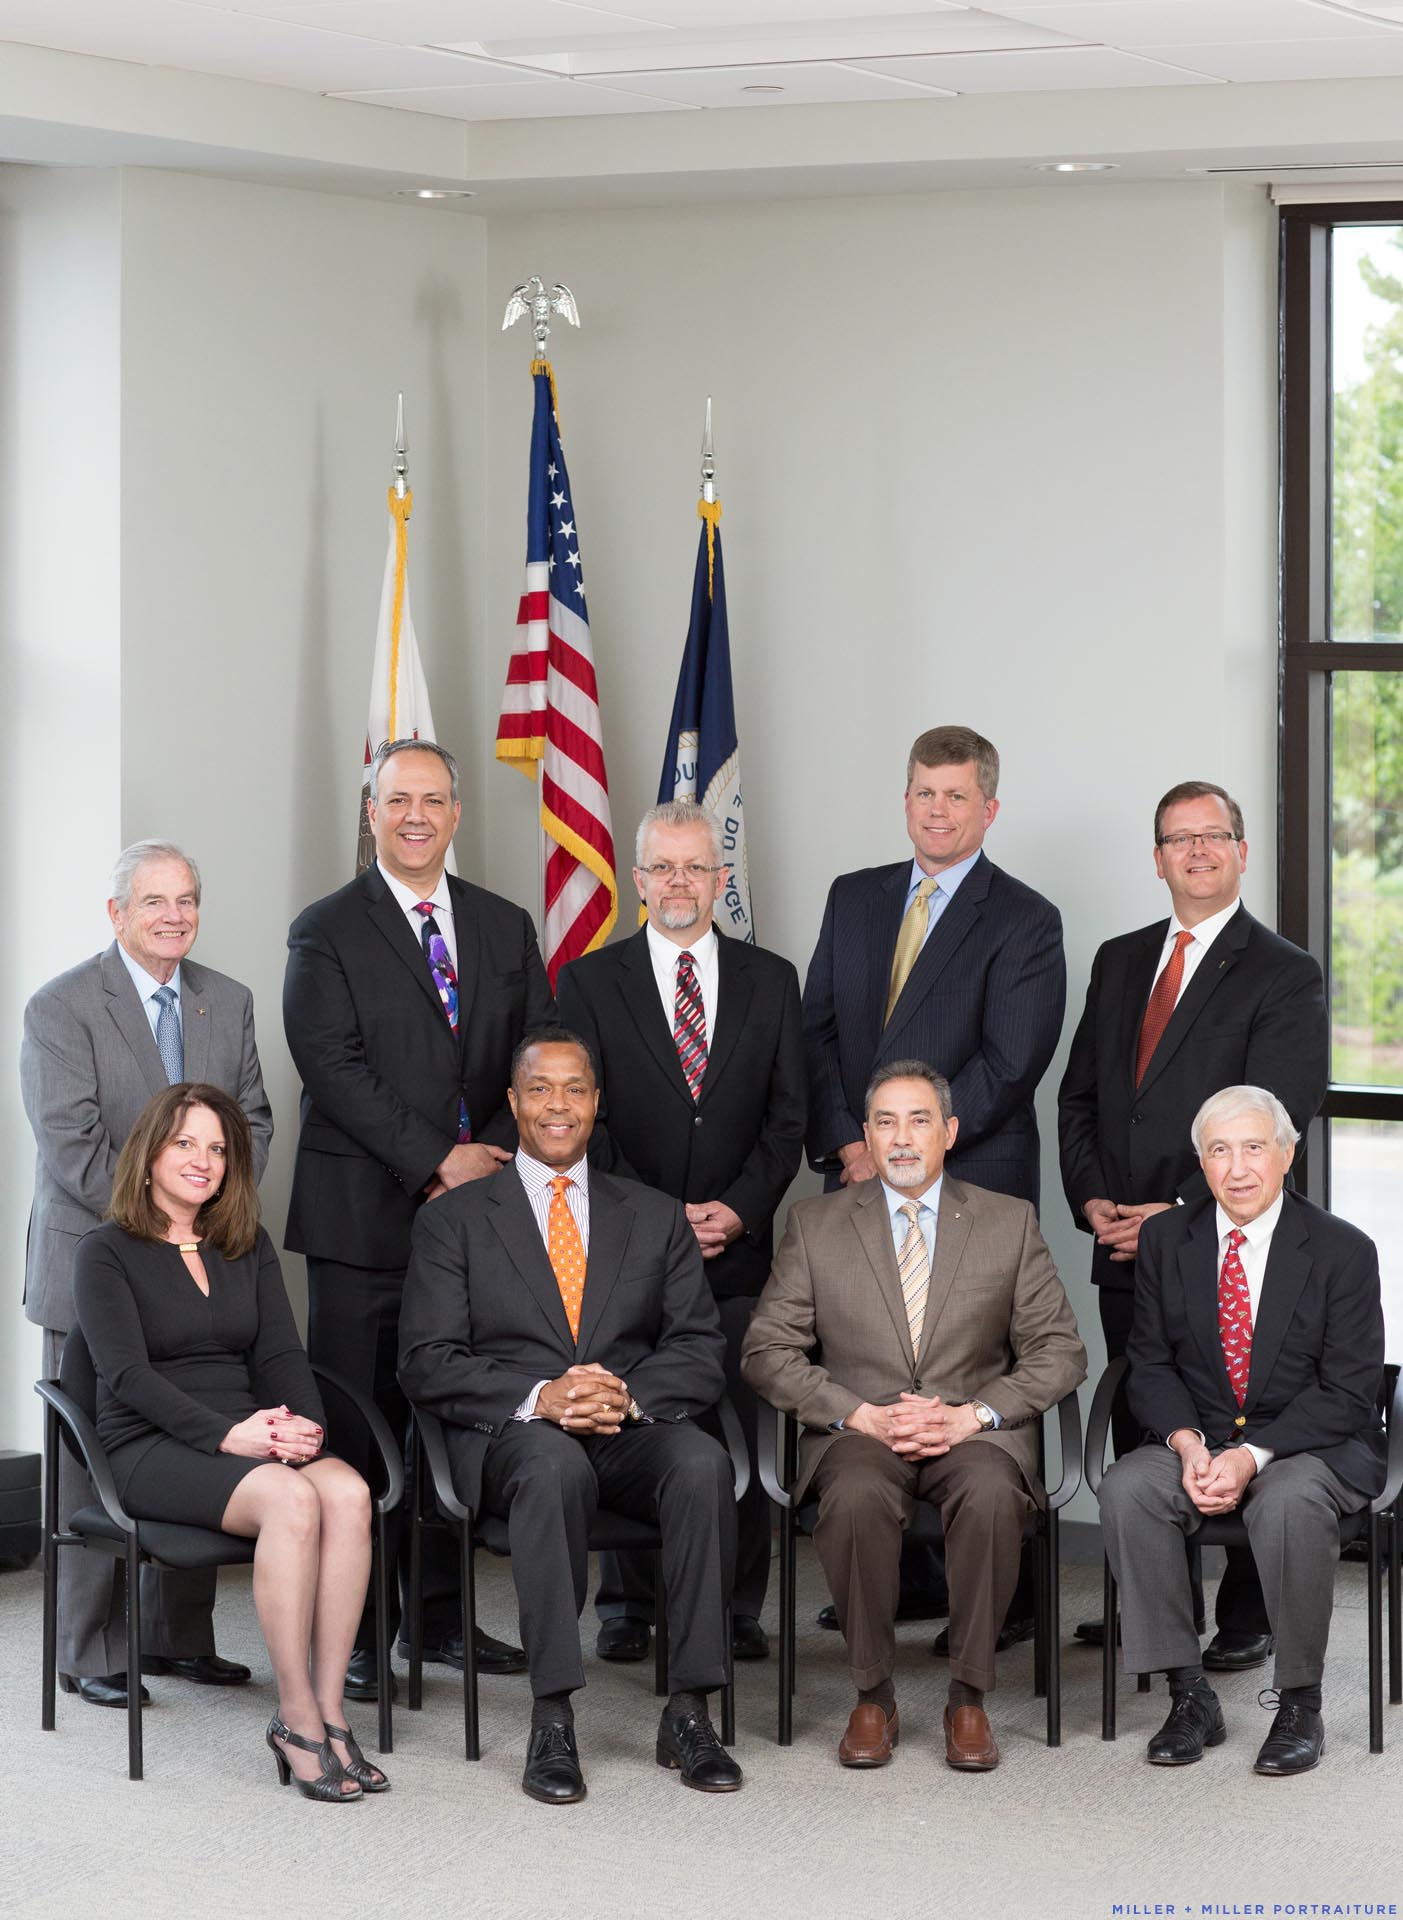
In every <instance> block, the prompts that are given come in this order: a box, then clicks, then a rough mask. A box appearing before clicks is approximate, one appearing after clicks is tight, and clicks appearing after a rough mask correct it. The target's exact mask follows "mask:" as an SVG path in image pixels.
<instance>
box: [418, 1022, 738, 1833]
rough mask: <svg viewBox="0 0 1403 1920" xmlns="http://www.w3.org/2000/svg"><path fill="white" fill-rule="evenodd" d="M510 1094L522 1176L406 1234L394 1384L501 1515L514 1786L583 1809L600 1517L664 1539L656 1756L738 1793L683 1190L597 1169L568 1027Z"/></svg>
mask: <svg viewBox="0 0 1403 1920" xmlns="http://www.w3.org/2000/svg"><path fill="white" fill-rule="evenodd" d="M509 1097H510V1100H511V1106H512V1111H513V1113H514V1114H515V1116H516V1123H517V1128H518V1132H519V1137H520V1142H521V1144H520V1146H519V1148H518V1149H517V1153H516V1157H515V1161H514V1162H513V1164H512V1165H510V1166H507V1167H503V1169H502V1171H501V1172H500V1173H497V1174H495V1175H494V1176H493V1178H492V1179H490V1180H483V1181H480V1182H477V1183H474V1184H472V1185H467V1186H461V1187H458V1188H457V1189H456V1190H455V1191H454V1192H453V1193H451V1194H449V1195H448V1197H447V1198H446V1199H445V1200H444V1201H443V1202H442V1204H441V1205H438V1206H434V1207H427V1208H425V1210H424V1211H423V1213H422V1214H421V1215H420V1217H419V1219H418V1221H417V1222H416V1223H415V1228H414V1251H413V1257H412V1259H411V1261H410V1267H409V1274H408V1277H407V1279H406V1281H405V1288H404V1306H403V1311H402V1314H401V1321H400V1328H401V1331H400V1379H401V1381H402V1383H403V1386H404V1390H405V1392H406V1393H407V1394H408V1395H409V1397H410V1398H411V1399H412V1400H413V1401H415V1402H416V1403H417V1404H421V1405H423V1406H425V1407H428V1408H430V1409H432V1411H433V1412H435V1413H437V1414H438V1415H439V1416H440V1417H441V1418H442V1419H443V1420H444V1421H445V1422H447V1423H448V1430H449V1432H448V1445H449V1455H450V1459H451V1461H452V1464H453V1474H454V1481H455V1484H456V1486H457V1489H458V1492H459V1495H460V1496H461V1498H462V1500H463V1501H464V1503H465V1504H466V1505H467V1506H469V1507H471V1508H473V1510H474V1511H476V1510H477V1509H478V1508H479V1507H485V1508H486V1509H487V1510H488V1511H489V1512H491V1513H496V1514H500V1515H502V1516H503V1517H504V1518H505V1519H506V1522H507V1527H508V1532H509V1536H510V1540H511V1564H512V1577H513V1579H514V1580H515V1582H516V1590H517V1598H518V1601H519V1603H520V1607H521V1628H522V1638H523V1639H524V1640H525V1642H526V1649H527V1655H528V1658H529V1660H530V1665H531V1690H532V1693H533V1695H534V1696H535V1706H534V1709H533V1713H532V1720H531V1737H530V1741H529V1744H528V1747H527V1755H526V1769H525V1772H524V1774H523V1776H522V1786H523V1788H524V1790H525V1791H526V1792H527V1793H528V1794H530V1795H531V1797H532V1798H533V1799H535V1800H542V1801H545V1802H546V1803H548V1804H555V1805H560V1804H564V1803H567V1802H570V1801H575V1800H580V1799H583V1797H584V1792H585V1783H584V1776H583V1774H582V1772H581V1770H580V1762H579V1755H578V1752H577V1749H576V1745H575V1732H574V1713H573V1709H572V1707H571V1704H570V1696H571V1694H572V1693H575V1692H577V1691H578V1690H579V1689H580V1688H581V1687H582V1686H583V1685H584V1683H585V1681H584V1670H583V1667H582V1665H581V1661H580V1632H579V1617H580V1612H581V1609H582V1608H583V1606H584V1603H585V1595H586V1586H587V1580H588V1572H589V1553H588V1542H589V1528H590V1521H591V1518H592V1516H593V1514H594V1512H595V1509H596V1508H597V1507H598V1506H601V1505H603V1506H607V1507H609V1508H611V1509H614V1510H616V1511H618V1512H622V1513H628V1514H632V1515H634V1516H636V1517H637V1518H638V1519H641V1520H647V1521H656V1523H657V1526H658V1529H659V1532H660V1533H661V1536H662V1548H661V1553H662V1568H663V1578H664V1581H665V1584H666V1589H667V1626H668V1650H669V1663H668V1664H669V1673H670V1684H671V1686H672V1693H671V1695H670V1696H669V1699H668V1702H667V1705H666V1706H665V1707H664V1709H663V1715H662V1721H661V1723H660V1725H659V1727H658V1737H657V1749H656V1751H657V1759H658V1763H659V1765H660V1766H668V1767H676V1768H679V1769H680V1770H681V1774H682V1780H683V1783H684V1785H686V1786H690V1787H696V1788H699V1789H700V1790H701V1791H703V1792H707V1793H729V1792H733V1791H734V1790H735V1789H736V1788H737V1787H739V1786H740V1785H741V1771H740V1768H739V1767H738V1766H737V1765H736V1763H735V1761H734V1760H732V1759H731V1757H730V1755H729V1754H728V1753H727V1752H726V1750H725V1748H724V1747H723V1746H722V1745H721V1744H720V1742H719V1741H718V1739H717V1738H716V1734H715V1732H714V1731H713V1729H712V1725H711V1721H710V1719H709V1718H708V1715H707V1708H706V1695H707V1694H708V1693H709V1692H711V1691H713V1690H714V1689H715V1688H717V1687H720V1686H722V1685H724V1683H725V1679H726V1666H727V1660H726V1644H725V1637H724V1629H723V1622H724V1614H725V1606H726V1595H727V1594H728V1592H729V1590H730V1583H731V1580H732V1578H733V1575H734V1560H735V1500H734V1489H733V1485H732V1477H731V1465H730V1460H729V1457H728V1456H727V1454H726V1452H725V1450H724V1448H722V1447H720V1446H718V1445H717V1443H716V1441H714V1440H713V1439H712V1438H711V1437H710V1436H709V1435H708V1434H705V1433H703V1432H702V1431H701V1429H700V1428H699V1427H698V1426H697V1425H696V1419H697V1416H698V1415H699V1414H701V1413H703V1412H705V1411H706V1409H707V1408H708V1407H710V1406H711V1405H712V1404H713V1403H714V1402H715V1401H716V1400H717V1398H718V1397H719V1396H720V1393H721V1390H722V1386H723V1384H724V1374H723V1371H722V1350H723V1343H722V1338H721V1330H720V1327H719V1325H718V1324H717V1318H716V1308H715V1304H714V1303H713V1301H712V1298H711V1293H710V1289H709V1288H708V1287H707V1284H706V1279H705V1275H704V1273H703V1270H702V1260H701V1254H700V1252H699V1250H698V1247H697V1241H696V1235H695V1233H694V1232H693V1230H692V1227H691V1225H690V1223H689V1222H688V1220H687V1216H686V1214H685V1213H684V1212H683V1210H682V1208H681V1207H680V1206H679V1205H678V1204H677V1202H676V1201H675V1200H669V1199H667V1198H665V1197H664V1196H663V1195H662V1194H659V1193H654V1192H652V1191H651V1190H650V1189H648V1188H647V1187H642V1186H639V1185H637V1184H636V1183H635V1182H633V1181H627V1180H616V1179H614V1178H612V1177H611V1176H609V1175H608V1174H600V1173H592V1172H591V1171H590V1169H589V1166H588V1164H587V1161H586V1148H587V1146H588V1143H589V1138H590V1132H591V1129H592V1128H593V1126H594V1123H595V1116H596V1113H597V1111H598V1107H599V1091H598V1087H597V1084H596V1080H595V1074H594V1068H593V1065H592V1063H591V1061H590V1057H589V1050H588V1048H587V1047H586V1046H585V1043H584V1042H583V1040H581V1039H580V1038H579V1037H578V1035H576V1034H573V1033H570V1032H569V1031H567V1030H566V1029H565V1028H562V1027H547V1028H543V1029H540V1030H538V1031H536V1032H534V1033H528V1034H527V1036H526V1037H525V1039H524V1040H523V1041H522V1043H521V1045H520V1046H519V1047H518V1048H517V1051H516V1058H515V1059H514V1061H513V1063H512V1082H511V1090H510V1096H509Z"/></svg>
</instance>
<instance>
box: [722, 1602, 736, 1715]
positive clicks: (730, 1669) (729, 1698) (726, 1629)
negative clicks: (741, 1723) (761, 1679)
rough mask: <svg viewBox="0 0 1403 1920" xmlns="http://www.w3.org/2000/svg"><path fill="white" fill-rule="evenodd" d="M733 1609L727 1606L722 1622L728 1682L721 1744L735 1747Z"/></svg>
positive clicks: (724, 1689) (724, 1688) (724, 1693)
mask: <svg viewBox="0 0 1403 1920" xmlns="http://www.w3.org/2000/svg"><path fill="white" fill-rule="evenodd" d="M731 1619H732V1614H731V1609H730V1608H729V1607H727V1609H726V1612H725V1615H724V1617H723V1619H722V1622H721V1631H722V1633H723V1634H724V1635H725V1636H726V1684H725V1686H724V1687H722V1689H721V1744H722V1746H723V1747H733V1746H734V1745H735V1744H736V1663H735V1658H734V1656H733V1655H732V1653H731Z"/></svg>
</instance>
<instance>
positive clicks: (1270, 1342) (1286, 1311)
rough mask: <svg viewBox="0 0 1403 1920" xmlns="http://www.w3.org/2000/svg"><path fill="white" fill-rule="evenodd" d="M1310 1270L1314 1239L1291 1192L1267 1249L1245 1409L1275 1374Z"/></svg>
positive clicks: (1248, 1409)
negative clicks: (1272, 1374)
mask: <svg viewBox="0 0 1403 1920" xmlns="http://www.w3.org/2000/svg"><path fill="white" fill-rule="evenodd" d="M1310 1273H1311V1257H1310V1240H1309V1237H1308V1236H1307V1234H1306V1230H1305V1223H1304V1221H1303V1220H1302V1219H1301V1216H1300V1213H1299V1212H1298V1211H1297V1209H1296V1207H1295V1205H1294V1204H1293V1203H1292V1200H1291V1196H1290V1195H1289V1194H1287V1195H1286V1197H1285V1199H1284V1200H1283V1202H1282V1206H1281V1214H1280V1217H1279V1219H1278V1220H1277V1223H1276V1230H1275V1232H1274V1233H1273V1234H1272V1237H1271V1246H1270V1247H1269V1248H1268V1250H1267V1266H1266V1272H1265V1273H1264V1274H1263V1275H1262V1293H1261V1298H1260V1299H1259V1300H1258V1302H1257V1318H1256V1321H1255V1323H1254V1325H1253V1328H1252V1365H1251V1369H1250V1371H1249V1373H1248V1375H1247V1398H1246V1400H1245V1402H1244V1403H1243V1412H1244V1413H1250V1412H1251V1411H1252V1408H1253V1407H1254V1405H1255V1404H1256V1402H1257V1400H1258V1399H1259V1398H1260V1397H1261V1393H1262V1389H1263V1388H1264V1387H1265V1385H1266V1383H1267V1381H1268V1380H1269V1379H1270V1378H1271V1372H1272V1368H1273V1367H1274V1366H1275V1365H1276V1362H1277V1359H1278V1357H1279V1356H1280V1353H1281V1348H1282V1343H1283V1342H1284V1341H1285V1338H1286V1333H1287V1329H1288V1328H1289V1327H1290V1325H1291V1317H1292V1315H1293V1314H1294V1313H1295V1311H1296V1303H1297V1301H1298V1300H1299V1299H1300V1297H1301V1291H1302V1289H1303V1288H1304V1286H1305V1284H1306V1282H1307V1280H1309V1278H1310Z"/></svg>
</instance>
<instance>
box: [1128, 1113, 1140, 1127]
mask: <svg viewBox="0 0 1403 1920" xmlns="http://www.w3.org/2000/svg"><path fill="white" fill-rule="evenodd" d="M1130 1124H1131V1126H1132V1127H1138V1126H1139V1124H1140V1116H1139V1114H1138V1113H1132V1114H1131V1116H1130Z"/></svg>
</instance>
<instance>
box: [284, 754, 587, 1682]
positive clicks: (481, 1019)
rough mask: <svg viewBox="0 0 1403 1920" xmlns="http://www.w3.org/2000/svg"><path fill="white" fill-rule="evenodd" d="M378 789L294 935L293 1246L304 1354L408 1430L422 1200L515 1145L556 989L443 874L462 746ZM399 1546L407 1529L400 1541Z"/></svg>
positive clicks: (487, 1663) (444, 1573)
mask: <svg viewBox="0 0 1403 1920" xmlns="http://www.w3.org/2000/svg"><path fill="white" fill-rule="evenodd" d="M370 793H371V796H372V797H371V802H370V806H369V819H370V826H371V830H372V832H373V833H374V836H375V850H376V859H375V862H374V864H373V865H371V866H369V867H367V868H366V869H365V871H364V872H363V873H361V874H358V875H357V876H356V878H355V879H354V880H352V881H351V882H350V883H349V884H348V885H347V886H344V887H342V888H340V890H339V891H338V892H336V893H333V894H330V895H328V896H327V898H326V899H325V900H319V901H317V902H316V904H315V905H313V906H310V907H308V908H307V910H306V911H305V913H303V914H301V915H300V916H299V918H298V919H297V920H295V921H294V922H293V926H292V930H291V932H290V933H289V935H288V950H289V953H288V965H287V977H286V981H285V984H284V988H283V1021H284V1025H285V1027H286V1030H287V1044H288V1049H289V1051H290V1052H291V1054H292V1058H293V1062H294V1064H295V1065H296V1067H297V1070H298V1073H299V1074H300V1075H301V1078H302V1131H301V1135H300V1137H299V1139H298V1143H297V1161H296V1165H295V1168H294V1171H293V1182H292V1202H291V1206H290V1209H289V1212H288V1223H287V1239H286V1244H287V1246H288V1247H289V1248H291V1249H293V1250H294V1251H295V1252H298V1253H305V1254H306V1256H307V1285H308V1295H309V1316H308V1326H307V1347H308V1351H309V1353H310V1354H311V1356H312V1358H313V1359H314V1360H317V1361H320V1362H321V1363H322V1364H323V1365H325V1366H328V1367H332V1368H334V1369H335V1370H336V1371H337V1372H339V1373H342V1374H345V1375H346V1376H347V1377H348V1378H349V1379H350V1380H352V1381H353V1382H354V1383H355V1384H356V1385H358V1386H359V1387H361V1388H362V1389H363V1390H364V1391H366V1392H367V1393H369V1394H371V1395H372V1396H373V1398H374V1399H375V1402H376V1404H377V1405H378V1406H379V1407H380V1408H381V1410H382V1411H383V1412H384V1414H385V1416H386V1418H387V1419H388V1420H389V1421H390V1424H391V1426H392V1427H393V1428H394V1429H395V1430H396V1431H398V1432H403V1431H404V1430H405V1428H406V1425H407V1419H408V1414H407V1409H406V1406H405V1402H404V1397H403V1395H402V1393H401V1392H400V1389H399V1387H398V1385H397V1384H396V1380H395V1361H396V1354H397V1348H398V1325H399V1303H400V1294H401V1290H402V1288H403V1285H404V1274H405V1269H406V1267H407V1266H408V1264H409V1237H410V1230H411V1228H412V1227H413V1224H414V1220H415V1216H416V1215H417V1214H418V1213H419V1211H420V1209H421V1208H422V1207H424V1205H425V1204H426V1203H428V1202H431V1201H436V1200H438V1199H439V1198H441V1197H442V1196H443V1195H444V1194H446V1193H448V1192H449V1191H451V1190H452V1189H453V1188H454V1187H457V1186H461V1185H462V1184H463V1183H464V1182H465V1181H473V1180H480V1179H482V1178H483V1177H484V1176H485V1175H487V1174H490V1173H495V1172H496V1170H497V1168H498V1167H499V1166H500V1165H502V1163H503V1162H504V1161H506V1160H509V1159H510V1158H511V1152H512V1148H513V1147H514V1145H515V1142H516V1128H515V1124H514V1122H513V1120H512V1117H511V1113H510V1110H509V1108H508V1106H507V1099H506V1095H507V1080H508V1076H509V1072H510V1063H511V1053H512V1048H513V1047H514V1046H515V1045H516V1042H517V1041H518V1040H519V1039H520V1037H521V1035H522V1033H523V1031H524V1030H525V1029H526V1027H527V1026H531V1025H535V1024H537V1023H539V1022H540V1021H542V1020H544V1019H547V1018H548V1017H549V1016H550V1013H551V994H550V988H549V986H548V985H547V982H546V975H545V969H544V968H543V966H542V965H541V956H540V953H539V952H538V950H537V947H536V936H535V933H534V931H533V929H532V926H531V921H530V918H529V916H528V915H527V914H525V913H523V912H522V910H521V908H520V907H516V906H513V905H512V904H511V903H510V902H509V901H506V900H502V899H499V898H498V896H497V895H496V894H493V893H486V892H484V891H483V889H482V888H481V887H474V886H469V885H468V884H467V883H465V882H464V881H461V880H458V879H456V878H454V877H452V876H451V875H448V874H446V873H445V871H444V861H445V860H446V858H447V855H448V849H449V845H450V843H451V841H452V838H453V833H454V829H455V828H456V827H457V824H458V819H459V815H460V813H461V808H460V806H459V802H458V769H457V765H456V763H455V761H454V759H453V756H452V755H451V754H450V753H448V752H446V751H445V749H444V748H442V747H439V746H436V745H434V743H433V742H432V741H426V740H392V741H389V742H387V743H386V744H385V745H384V746H382V747H381V748H380V750H379V752H378V753H377V754H376V756H375V760H374V763H373V765H372V767H371V777H370ZM368 1464H369V1463H368V1461H366V1462H362V1461H353V1462H352V1465H355V1466H358V1467H361V1468H362V1469H364V1468H365V1467H366V1466H368ZM407 1545H408V1530H407V1529H402V1530H401V1529H396V1530H395V1534H394V1537H393V1538H392V1541H391V1553H392V1555H397V1556H398V1557H399V1558H401V1559H403V1558H404V1549H406V1548H407ZM425 1547H426V1556H427V1555H432V1560H431V1561H430V1560H429V1559H428V1558H427V1557H426V1566H425V1603H424V1614H425V1619H424V1638H425V1650H426V1657H427V1658H429V1659H437V1660H443V1661H445V1662H447V1664H449V1665H451V1666H457V1667H461V1665H462V1661H463V1642H462V1626H461V1615H460V1610H459V1603H458V1573H457V1566H456V1557H455V1555H454V1553H453V1550H452V1547H451V1544H450V1543H449V1542H448V1541H447V1540H446V1538H435V1539H431V1540H427V1541H426V1542H425ZM405 1571H406V1569H404V1568H401V1572H402V1573H404V1572H405ZM406 1590H407V1582H406ZM373 1604H374V1602H373V1597H372V1598H368V1599H367V1602H366V1612H365V1615H364V1617H363V1618H362V1620H361V1626H360V1632H359V1634H358V1636H357V1640H356V1650H355V1652H354V1654H353V1655H352V1658H351V1666H350V1671H349V1674H348V1678H347V1685H346V1691H347V1693H348V1694H350V1695H351V1697H352V1698H353V1699H357V1700H365V1699H373V1698H374V1697H375V1661H374V1652H373V1649H374V1644H375V1633H374V1615H373V1612H372V1608H373ZM391 1604H392V1606H394V1604H395V1603H394V1601H392V1602H391ZM396 1612H398V1608H396ZM480 1649H481V1650H480V1653H479V1660H480V1664H481V1665H483V1666H484V1667H485V1668H486V1669H487V1670H488V1671H494V1672H518V1671H520V1670H521V1668H522V1666H523V1665H524V1658H523V1656H522V1654H521V1652H520V1650H519V1649H518V1648H515V1647H508V1646H505V1645H503V1644H502V1643H501V1642H497V1641H491V1642H489V1641H487V1640H486V1636H483V1637H482V1640H481V1641H480ZM403 1651H404V1649H403V1647H401V1652H403ZM484 1653H485V1655H486V1657H485V1658H483V1657H482V1656H483V1654H484Z"/></svg>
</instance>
